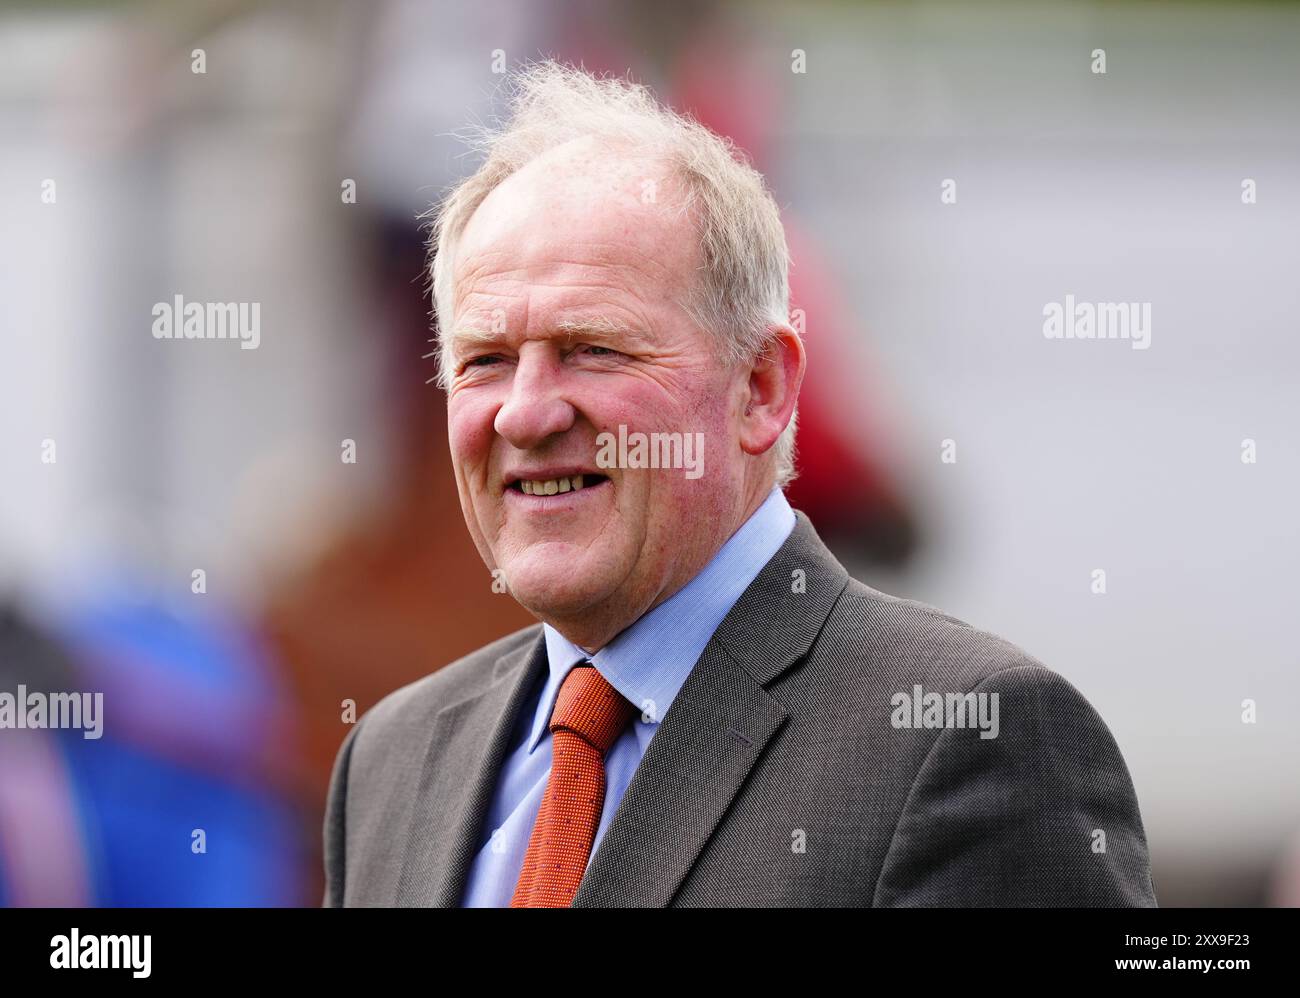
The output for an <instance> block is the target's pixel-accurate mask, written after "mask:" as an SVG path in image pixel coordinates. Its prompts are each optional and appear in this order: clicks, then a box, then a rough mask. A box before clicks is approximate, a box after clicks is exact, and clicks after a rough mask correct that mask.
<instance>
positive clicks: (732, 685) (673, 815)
mask: <svg viewBox="0 0 1300 998" xmlns="http://www.w3.org/2000/svg"><path fill="white" fill-rule="evenodd" d="M847 584H848V573H847V572H846V571H845V570H844V568H843V566H841V565H840V564H839V562H838V561H836V560H835V558H834V556H833V555H831V553H830V552H829V551H828V550H827V549H826V547H825V546H824V545H823V544H822V543H821V540H820V538H818V537H817V533H816V531H815V530H813V527H812V524H811V523H810V522H809V521H808V518H807V516H805V515H804V514H803V513H802V512H798V511H796V524H795V528H794V531H793V532H792V533H791V535H790V537H789V538H788V539H787V540H786V542H785V544H784V545H782V547H781V549H780V550H779V551H777V553H776V554H775V555H774V556H773V558H772V560H771V561H769V562H768V564H767V565H766V566H765V567H764V569H763V570H762V571H761V572H760V573H759V575H758V576H757V577H756V578H755V579H754V581H753V583H751V584H750V586H749V588H748V589H746V590H745V592H744V594H743V595H742V596H741V598H740V599H739V600H738V601H737V603H736V605H735V606H734V607H733V608H732V610H731V612H730V613H728V614H727V616H726V618H725V619H724V620H723V622H722V624H721V625H719V627H718V629H717V631H716V632H715V633H714V635H713V637H712V639H711V640H710V641H709V643H708V645H707V646H706V647H705V649H704V651H703V653H702V654H701V655H700V658H699V661H698V662H697V663H696V664H695V667H694V668H693V669H692V671H691V673H690V675H689V676H688V677H687V680H686V682H685V684H684V685H683V686H682V688H681V690H680V691H679V692H678V694H677V697H676V698H675V699H674V700H673V703H672V706H671V707H670V708H669V709H668V712H667V714H665V715H664V718H663V720H662V721H661V722H660V725H659V730H658V731H657V732H656V733H655V736H654V738H653V739H651V741H650V745H649V747H648V748H647V749H646V754H645V756H644V757H643V758H642V760H641V764H640V765H639V766H638V767H637V770H636V773H635V774H634V775H633V777H632V781H631V783H629V784H628V788H627V791H626V793H625V794H624V795H623V800H622V802H621V803H620V804H619V808H618V811H617V812H615V814H614V819H613V821H611V822H610V825H609V828H607V829H606V831H605V835H604V837H603V838H602V839H601V842H600V846H599V847H598V848H597V850H596V854H595V855H594V856H593V857H592V859H591V864H590V866H588V868H587V873H586V875H585V876H584V877H583V880H582V883H581V885H580V886H579V887H578V893H577V895H576V896H575V897H574V900H573V906H574V907H619V906H638V907H665V906H667V905H668V904H669V903H670V902H671V901H672V898H673V896H674V895H675V894H676V893H677V890H678V888H679V887H680V886H681V884H682V881H683V880H684V879H685V878H686V875H687V874H688V873H689V872H690V868H691V866H692V865H694V863H695V860H696V858H697V857H698V856H699V854H700V851H701V849H703V847H704V844H705V843H706V842H707V841H708V839H709V837H710V836H711V835H712V834H713V831H714V829H715V828H716V827H717V825H718V823H719V822H720V821H721V820H722V818H723V816H724V815H725V814H726V811H727V809H728V808H729V807H730V806H731V802H732V801H733V800H734V799H735V796H736V793H737V791H738V790H739V789H740V786H741V784H742V783H743V782H744V781H745V778H746V776H748V775H749V772H750V770H751V769H752V768H753V766H754V763H755V762H756V761H757V760H758V758H759V756H760V755H761V754H762V752H763V749H764V748H765V747H766V745H767V743H768V742H769V741H770V740H771V738H772V737H773V735H775V734H776V732H777V731H778V730H779V729H780V727H781V725H782V723H783V722H784V721H785V718H786V711H785V709H784V707H783V706H782V705H781V704H780V703H779V702H778V701H777V699H776V698H775V697H773V696H772V695H771V694H770V693H768V692H767V690H766V689H765V688H764V687H765V686H766V685H768V684H770V683H771V682H772V680H774V679H775V678H776V677H777V676H779V675H780V674H781V673H782V672H784V671H785V670H786V669H787V668H789V667H790V666H791V665H792V664H793V663H794V662H796V661H798V660H799V659H801V658H802V657H803V656H804V655H805V654H806V653H807V651H808V649H809V647H811V645H812V642H813V641H814V640H815V639H816V637H817V634H818V633H820V631H821V628H822V626H823V625H824V624H825V622H826V618H827V616H828V615H829V614H830V611H831V608H832V607H833V606H834V604H835V601H836V600H837V599H838V598H839V595H840V593H841V592H843V590H844V587H845V586H846V585H847Z"/></svg>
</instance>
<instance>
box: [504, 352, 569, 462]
mask: <svg viewBox="0 0 1300 998" xmlns="http://www.w3.org/2000/svg"><path fill="white" fill-rule="evenodd" d="M560 377H561V371H560V365H559V364H558V363H557V362H556V360H555V358H553V357H552V356H551V355H550V354H548V352H547V351H546V344H544V343H526V344H524V347H523V349H521V350H520V351H519V360H518V362H517V363H516V364H515V371H514V375H513V376H512V378H511V382H510V394H509V395H508V396H507V397H506V400H505V402H504V403H503V404H502V406H501V408H500V409H498V410H497V416H496V421H495V423H494V427H495V429H496V431H497V433H499V434H501V436H502V437H504V438H505V439H506V440H507V441H508V442H509V443H510V444H511V445H512V446H514V447H517V448H519V449H520V450H530V449H532V448H534V447H538V446H540V445H541V444H542V443H543V442H545V440H546V438H547V437H550V436H552V435H554V434H556V433H563V432H564V431H565V430H567V429H569V428H570V427H571V426H573V422H574V416H575V413H574V409H573V406H572V405H570V404H569V403H568V402H567V401H566V400H565V398H564V395H563V392H562V390H561V384H560Z"/></svg>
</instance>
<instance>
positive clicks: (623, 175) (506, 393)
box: [443, 142, 746, 647]
mask: <svg viewBox="0 0 1300 998" xmlns="http://www.w3.org/2000/svg"><path fill="white" fill-rule="evenodd" d="M670 186H671V185H670V183H669V182H668V181H667V179H666V178H665V174H664V172H663V169H662V167H660V166H658V165H657V164H655V163H653V162H651V161H647V160H642V159H626V158H618V157H615V156H613V155H611V154H605V155H601V153H600V151H599V150H598V149H596V148H595V147H593V146H591V145H589V144H587V143H586V142H575V143H570V144H569V145H567V146H563V147H561V148H560V149H557V150H555V151H553V152H552V153H550V154H548V155H547V156H545V157H542V158H541V159H538V160H536V161H534V162H533V163H531V164H529V166H527V167H526V168H525V169H523V170H521V171H520V172H519V173H517V174H515V175H514V176H512V177H511V178H510V179H508V180H507V181H505V182H504V183H503V184H501V185H500V186H499V187H497V188H496V189H495V190H494V191H493V192H492V193H491V194H490V195H489V196H488V197H487V198H486V199H485V200H484V202H483V203H482V205H480V206H479V208H478V210H477V211H476V212H475V213H474V215H473V216H472V218H471V219H470V221H469V224H468V225H467V227H466V229H465V232H464V234H463V237H462V239H461V241H460V244H459V247H458V249H457V252H456V256H455V259H454V261H453V264H454V273H453V287H454V292H453V298H454V304H453V315H452V316H451V317H450V321H444V324H443V329H444V335H445V336H447V343H446V344H445V347H446V349H448V350H449V351H450V358H451V361H450V374H451V382H450V391H449V397H448V417H449V418H448V423H449V437H450V443H451V455H452V461H453V464H454V466H455V473H456V483H457V488H458V489H459V492H460V501H461V507H462V509H463V511H464V514H465V521H466V523H467V525H468V526H469V530H470V533H471V534H472V536H473V537H474V541H475V543H476V544H477V545H478V548H479V551H480V553H481V554H482V555H483V558H484V560H485V561H486V562H487V563H488V565H489V567H493V568H499V569H501V571H502V574H503V575H504V577H505V580H506V583H507V585H508V586H509V588H510V591H511V593H512V594H513V595H514V596H515V598H516V599H517V600H518V601H519V602H520V603H521V604H522V605H523V606H525V607H526V608H527V609H529V610H531V611H532V612H533V613H534V614H535V615H537V616H538V617H540V618H541V619H543V620H547V621H548V622H550V623H553V624H555V625H556V626H557V627H561V629H562V630H565V632H566V633H568V634H570V635H571V636H572V635H573V634H574V633H581V634H585V635H587V636H588V637H592V636H595V635H600V636H601V637H602V638H604V637H612V636H613V633H617V632H616V631H614V632H612V633H605V632H603V631H602V630H601V627H600V625H599V624H593V625H592V626H591V627H590V628H587V627H580V626H577V624H576V622H577V621H579V620H587V619H590V620H593V621H596V620H608V621H613V622H615V623H618V624H619V625H620V626H619V629H621V626H625V625H626V624H627V623H630V622H631V621H632V620H635V619H636V617H638V616H640V615H641V614H642V613H644V612H645V611H646V610H647V609H649V608H650V607H651V606H653V605H655V604H656V603H658V602H660V601H661V600H662V599H664V598H666V597H667V596H668V595H670V594H671V593H672V592H674V591H676V590H677V589H678V588H680V587H681V586H682V585H684V584H685V583H686V582H687V581H688V580H689V579H690V578H691V577H692V576H693V575H694V574H695V573H696V572H698V570H699V569H700V568H701V567H702V566H703V565H704V564H705V563H706V562H707V561H708V559H709V558H710V557H711V556H712V554H713V552H714V551H716V550H717V549H718V548H719V547H720V546H721V545H722V543H723V542H724V541H725V540H726V538H727V537H728V536H730V534H731V533H732V532H733V531H734V530H735V529H736V527H737V526H738V525H739V520H738V516H739V514H740V512H741V509H740V507H741V506H742V505H743V503H744V501H745V498H744V494H743V493H744V491H745V489H744V485H745V482H744V479H745V472H746V465H745V455H744V454H743V452H742V450H741V448H740V446H739V445H738V444H737V440H736V435H737V433H736V427H737V423H738V419H739V413H740V410H741V408H742V407H743V405H744V385H745V381H746V379H745V375H744V374H743V373H741V372H739V371H737V370H733V369H731V368H728V367H727V366H725V365H723V364H721V363H720V362H719V361H718V359H717V356H716V352H715V350H714V349H713V347H712V340H711V339H710V338H709V337H708V336H707V334H706V333H705V332H704V331H703V330H700V329H698V328H697V327H696V326H695V324H694V323H693V322H692V321H691V319H690V317H689V316H688V314H687V313H686V311H685V310H684V309H683V308H682V307H681V306H680V305H679V304H677V303H678V302H679V301H680V300H682V299H683V298H684V296H685V294H686V292H687V290H688V289H689V288H690V287H691V286H692V283H691V282H692V281H693V280H694V279H695V268H696V267H697V266H698V265H699V256H700V253H699V247H698V236H697V235H696V230H695V227H694V224H693V223H692V221H691V220H690V218H689V217H688V216H686V215H684V214H682V213H681V212H679V211H678V209H677V201H676V200H675V198H673V197H672V196H671V195H672V192H671V190H670ZM620 426H623V427H625V428H626V432H627V433H628V434H634V433H637V432H640V433H645V434H651V433H664V432H676V433H680V434H683V436H685V435H687V434H689V435H691V436H692V439H701V438H695V437H694V434H697V433H698V434H702V435H703V436H702V440H703V442H704V461H703V474H702V475H701V476H699V477H688V474H687V471H686V470H684V469H682V468H668V469H663V468H644V467H643V468H620V467H602V466H600V464H598V461H597V455H598V451H599V444H598V441H597V436H598V435H599V434H601V433H602V432H608V433H611V434H614V435H615V436H617V435H618V433H619V427H620ZM633 439H635V438H633ZM579 475H580V476H581V478H582V487H581V488H580V489H578V490H576V491H574V489H573V488H572V485H573V481H572V479H573V476H579ZM566 479H567V481H566ZM556 480H559V481H560V484H557V485H556V488H557V489H562V488H565V487H566V486H568V489H569V490H568V491H557V492H556V494H551V495H546V494H539V493H540V492H542V491H543V489H542V486H541V484H540V483H542V482H546V481H551V482H555V481H556ZM530 490H531V491H532V493H533V494H531V495H530V494H528V492H529V491H530ZM548 491H549V490H548ZM565 623H568V624H570V627H568V628H565V627H564V626H563V625H564V624H565ZM580 643H581V642H580ZM588 647H591V646H590V645H588Z"/></svg>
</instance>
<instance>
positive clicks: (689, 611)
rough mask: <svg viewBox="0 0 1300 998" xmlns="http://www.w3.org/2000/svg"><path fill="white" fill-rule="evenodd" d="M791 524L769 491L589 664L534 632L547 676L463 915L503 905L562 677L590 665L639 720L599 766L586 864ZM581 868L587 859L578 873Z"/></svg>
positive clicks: (491, 818)
mask: <svg viewBox="0 0 1300 998" xmlns="http://www.w3.org/2000/svg"><path fill="white" fill-rule="evenodd" d="M794 524H795V517H794V511H793V510H792V509H791V508H790V504H789V503H787V502H786V500H785V496H784V495H783V494H782V492H781V490H780V489H773V490H772V492H771V493H770V494H769V495H768V497H767V498H766V499H765V500H763V503H762V505H761V506H759V507H758V509H756V510H755V511H754V513H753V515H752V516H751V517H750V518H749V519H748V520H746V521H745V523H744V524H743V525H742V526H741V528H740V529H739V530H737V531H736V532H735V533H734V534H733V535H732V536H731V538H730V539H729V540H728V541H727V543H726V544H724V545H722V548H721V549H720V550H719V551H718V553H717V554H715V555H714V556H713V560H712V561H710V562H709V563H708V564H707V565H705V566H704V568H703V569H702V570H701V571H700V573H699V574H698V575H696V576H695V578H693V579H692V580H691V581H690V582H688V583H687V584H686V585H685V586H683V587H682V588H681V589H680V590H678V591H677V592H676V593H674V594H673V595H672V596H670V597H669V598H668V599H666V600H664V602H662V603H660V604H659V605H658V606H657V607H655V608H654V609H653V610H651V611H650V612H649V613H647V614H645V615H644V616H643V617H641V619H640V620H638V621H636V622H635V623H634V624H632V625H631V626H630V627H628V628H627V629H625V630H624V631H623V632H622V633H620V634H619V635H618V637H616V638H615V639H614V640H613V641H611V642H610V643H609V644H608V645H606V646H605V647H604V648H602V649H600V650H599V651H598V652H596V654H594V655H588V654H587V653H586V652H585V651H583V650H582V649H581V648H579V647H578V646H577V645H575V644H573V643H572V642H571V641H569V640H568V639H567V638H566V637H564V635H562V634H560V632H559V631H557V630H555V629H554V628H553V627H551V626H550V625H549V624H545V625H543V631H544V633H545V635H546V655H547V660H548V665H549V666H550V671H549V675H548V677H547V680H546V683H545V685H544V686H542V687H541V689H540V690H539V691H538V692H537V693H536V694H535V695H534V696H533V697H532V699H531V700H530V701H529V703H528V704H527V705H525V706H524V708H523V710H522V711H521V712H520V718H519V724H518V726H517V728H516V731H515V733H514V736H513V740H512V742H511V747H510V750H509V753H508V755H507V756H506V762H505V765H504V766H503V767H502V769H501V775H500V776H499V777H498V779H497V787H496V792H495V794H494V795H493V798H492V803H491V805H490V806H489V808H488V812H487V817H486V819H485V821H484V826H483V837H482V843H481V845H480V848H479V851H478V855H477V856H475V857H474V862H473V864H472V865H471V866H470V870H469V877H468V880H467V881H466V886H465V896H464V898H463V899H462V901H461V904H462V906H463V907H466V908H505V907H509V905H510V899H511V897H513V896H514V893H515V885H516V884H517V883H518V881H519V872H520V870H522V869H523V865H524V853H525V852H526V851H527V849H528V839H529V837H530V836H531V835H532V832H533V825H534V823H536V821H537V812H538V811H539V810H540V809H541V806H542V795H543V794H544V793H545V792H546V781H547V779H548V778H549V777H550V775H551V732H550V720H551V711H552V709H553V708H554V707H555V698H556V696H557V695H558V694H559V691H560V684H561V683H563V682H564V678H565V676H567V675H568V674H569V670H570V669H572V668H573V667H574V666H575V665H577V664H578V663H579V662H583V661H590V662H591V664H592V665H594V666H595V667H596V669H597V670H599V672H600V674H601V675H602V676H604V677H605V678H606V679H607V680H609V682H610V684H611V685H612V686H613V687H614V688H615V689H616V690H618V691H619V693H621V694H622V695H623V696H624V697H625V698H627V700H629V701H630V702H631V703H633V704H635V705H636V706H637V707H638V708H639V709H640V711H641V713H640V714H639V715H638V716H637V717H636V719H635V720H634V721H633V722H632V723H631V724H630V725H629V726H628V728H627V730H625V731H624V732H623V733H622V734H621V735H620V736H619V737H618V739H617V740H616V741H615V742H614V745H613V747H611V748H610V750H609V752H608V753H607V754H606V756H605V804H604V807H603V809H602V810H601V813H600V825H599V826H598V827H597V829H596V839H595V841H594V842H593V843H592V847H591V855H592V856H594V855H595V854H596V849H597V847H599V845H600V840H601V838H602V837H603V836H604V834H605V829H606V828H608V827H609V823H610V821H612V820H613V818H614V812H615V811H617V810H618V805H619V802H620V801H621V800H622V799H623V793H624V792H625V791H626V790H627V786H628V784H629V783H630V782H631V781H632V774H633V773H635V772H636V767H637V766H638V765H639V764H640V762H641V757H642V756H644V755H645V751H646V747H647V746H648V745H649V744H650V739H651V738H653V737H654V734H655V732H656V731H657V730H658V729H659V721H660V720H661V719H662V718H663V717H664V716H665V715H666V714H667V713H668V708H669V707H671V706H672V702H673V699H674V697H676V696H677V691H678V690H680V689H681V688H682V684H683V683H685V682H686V677H687V676H688V675H689V674H690V671H691V669H693V668H694V667H695V663H696V661H697V660H698V659H699V657H700V654H701V653H702V652H703V651H704V646H705V645H707V644H708V643H709V639H710V638H711V637H713V632H714V631H716V630H717V629H718V625H719V624H721V623H722V619H723V618H724V617H725V616H726V615H727V614H728V613H729V612H730V611H731V608H732V607H733V606H735V604H736V601H737V600H738V599H740V596H741V594H742V593H743V592H744V591H745V590H746V589H747V588H749V584H750V583H751V582H753V581H754V578H755V576H757V575H758V573H759V572H760V571H762V569H763V566H764V565H766V564H767V563H768V562H769V561H770V560H771V558H772V556H773V555H774V554H776V552H777V549H778V548H780V547H781V545H782V544H784V543H785V540H786V538H787V537H789V536H790V532H791V531H792V530H793V529H794ZM590 860H591V857H590V856H588V863H590Z"/></svg>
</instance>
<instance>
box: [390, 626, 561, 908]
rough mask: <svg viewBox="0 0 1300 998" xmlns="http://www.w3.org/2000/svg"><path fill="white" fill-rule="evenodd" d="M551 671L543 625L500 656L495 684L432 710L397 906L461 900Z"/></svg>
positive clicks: (452, 903) (439, 904)
mask: <svg viewBox="0 0 1300 998" xmlns="http://www.w3.org/2000/svg"><path fill="white" fill-rule="evenodd" d="M545 671H546V642H545V640H544V639H543V637H542V635H541V629H540V627H539V628H538V636H537V638H536V640H534V641H531V642H528V643H526V644H525V645H524V646H523V647H521V648H519V649H516V650H515V651H513V652H510V653H509V654H507V655H504V656H502V657H501V658H500V659H498V660H497V662H496V664H495V666H494V667H493V670H492V680H491V684H490V685H489V686H487V687H486V688H485V689H483V690H482V691H480V692H479V693H476V694H474V695H472V696H470V697H468V698H466V699H464V700H460V701H458V702H456V703H454V704H451V705H449V706H447V707H444V708H443V709H442V710H440V711H439V712H438V713H437V714H436V715H435V716H434V720H433V723H432V725H431V726H430V732H429V742H428V747H427V748H426V750H425V753H424V759H423V768H422V770H421V773H420V779H419V786H418V788H417V790H416V793H415V796H414V799H415V807H414V813H413V815H412V820H411V826H410V828H409V829H408V830H407V842H406V849H405V851H404V853H403V862H402V872H401V876H400V879H399V881H398V885H397V898H396V902H395V903H396V904H397V905H398V906H399V907H438V908H454V907H456V906H457V905H459V904H460V899H461V895H462V894H463V893H464V889H465V881H466V878H467V876H468V874H469V867H470V864H471V863H472V862H473V860H474V855H475V853H476V851H477V846H478V839H479V832H480V829H481V828H482V827H483V821H484V818H485V817H486V814H487V809H488V807H489V805H490V804H491V801H492V794H493V791H494V790H495V789H496V783H497V778H498V777H499V776H500V772H501V767H502V765H503V763H504V762H505V755H506V752H507V751H508V749H509V741H510V735H511V733H512V731H513V730H514V727H515V722H516V721H517V720H518V718H519V712H520V710H521V709H522V708H523V706H524V704H525V702H526V701H527V700H528V696H529V693H530V692H531V691H532V688H533V684H534V683H535V682H536V680H537V679H538V677H539V676H540V675H542V674H543V673H544V672H545Z"/></svg>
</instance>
